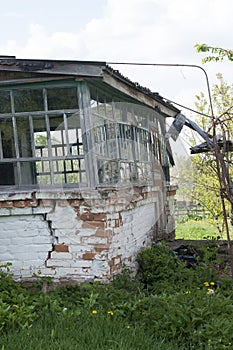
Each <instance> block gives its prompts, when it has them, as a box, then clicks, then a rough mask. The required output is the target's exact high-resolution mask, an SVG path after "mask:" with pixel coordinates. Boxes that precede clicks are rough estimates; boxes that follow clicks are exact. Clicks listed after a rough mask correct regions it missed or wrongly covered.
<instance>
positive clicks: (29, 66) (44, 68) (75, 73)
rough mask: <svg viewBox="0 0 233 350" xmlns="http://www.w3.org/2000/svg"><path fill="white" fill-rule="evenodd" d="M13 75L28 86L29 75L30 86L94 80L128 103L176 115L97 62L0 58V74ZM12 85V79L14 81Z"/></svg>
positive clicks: (169, 106)
mask: <svg viewBox="0 0 233 350" xmlns="http://www.w3.org/2000/svg"><path fill="white" fill-rule="evenodd" d="M2 72H15V74H16V75H17V73H18V74H19V73H21V76H22V78H21V79H20V77H19V80H18V82H21V83H22V79H24V80H25V82H29V81H28V79H27V76H29V74H30V81H32V80H33V78H34V82H35V79H36V78H37V77H41V78H42V77H44V78H46V77H50V79H56V78H57V77H63V78H67V77H74V78H75V77H76V78H77V77H83V78H85V79H90V78H95V79H96V80H101V84H103V83H104V84H107V86H108V87H109V86H110V87H112V89H115V90H118V91H121V92H122V93H124V94H126V95H128V96H129V97H130V98H132V99H136V100H138V101H140V102H141V103H144V104H145V105H147V106H149V107H152V108H155V109H156V108H157V109H159V111H160V112H161V113H162V114H164V116H170V117H175V116H176V115H177V114H179V113H180V110H178V109H177V108H176V107H174V106H173V105H172V104H171V103H169V102H167V101H166V100H165V99H164V98H163V97H162V96H160V95H159V94H158V93H154V92H152V91H151V90H150V89H148V88H146V87H143V86H141V85H140V84H138V83H135V82H132V81H131V80H130V79H129V78H127V77H125V76H123V75H122V74H121V73H120V72H119V71H118V70H114V69H113V68H111V67H110V66H109V65H108V64H107V63H106V62H101V61H73V60H71V61H69V60H44V59H43V60H42V59H17V58H16V57H15V56H0V73H2ZM14 81H15V79H14ZM10 82H11V83H12V80H11V81H9V79H6V80H4V79H3V78H1V82H0V85H4V84H9V83H10Z"/></svg>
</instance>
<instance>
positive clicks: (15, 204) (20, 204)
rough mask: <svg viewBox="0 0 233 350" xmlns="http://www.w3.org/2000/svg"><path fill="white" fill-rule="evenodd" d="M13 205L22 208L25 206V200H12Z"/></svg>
mask: <svg viewBox="0 0 233 350" xmlns="http://www.w3.org/2000/svg"><path fill="white" fill-rule="evenodd" d="M13 206H14V207H16V208H24V207H27V201H14V202H13Z"/></svg>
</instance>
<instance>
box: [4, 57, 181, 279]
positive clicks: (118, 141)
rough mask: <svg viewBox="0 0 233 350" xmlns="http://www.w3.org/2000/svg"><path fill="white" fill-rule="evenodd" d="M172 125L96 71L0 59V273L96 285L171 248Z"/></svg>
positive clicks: (147, 101) (98, 67)
mask: <svg viewBox="0 0 233 350" xmlns="http://www.w3.org/2000/svg"><path fill="white" fill-rule="evenodd" d="M179 113H180V111H179V110H178V109H177V108H175V107H174V106H173V105H171V104H170V103H168V102H166V101H165V100H164V99H163V98H162V97H161V96H160V95H159V94H158V93H153V92H151V91H150V90H149V89H146V88H143V87H141V86H140V85H139V84H137V83H133V82H132V81H130V80H129V79H128V78H125V77H124V76H123V75H122V74H120V73H119V72H118V71H116V70H114V69H112V68H111V67H109V66H108V65H107V64H106V63H104V62H86V61H58V60H30V59H28V60H25V59H16V58H15V57H14V56H6V57H0V247H1V250H0V263H1V264H4V263H6V262H9V263H11V267H10V269H11V271H12V272H13V274H14V276H15V279H18V280H25V279H30V278H31V277H32V276H33V275H34V274H40V275H41V276H51V277H52V279H53V280H54V281H62V280H74V281H78V282H79V281H87V280H93V279H100V280H103V281H106V280H108V279H109V278H110V277H111V276H112V275H113V274H115V273H117V272H119V271H121V269H122V266H123V265H124V264H126V265H129V266H132V267H133V266H134V264H135V257H136V253H137V252H138V251H139V249H141V248H142V247H146V246H148V245H149V244H150V243H151V242H152V241H155V240H159V239H163V238H169V239H170V238H173V237H174V220H173V201H174V195H175V187H174V186H172V185H171V184H170V178H169V168H170V166H172V165H174V163H173V157H172V152H171V149H170V146H169V143H168V142H165V138H164V135H165V132H166V125H165V123H166V118H167V117H173V118H175V117H176V116H177V115H179Z"/></svg>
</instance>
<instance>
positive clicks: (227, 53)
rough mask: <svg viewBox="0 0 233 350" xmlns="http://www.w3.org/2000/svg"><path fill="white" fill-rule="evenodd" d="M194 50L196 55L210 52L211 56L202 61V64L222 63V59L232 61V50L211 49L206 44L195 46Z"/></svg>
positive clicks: (211, 47)
mask: <svg viewBox="0 0 233 350" xmlns="http://www.w3.org/2000/svg"><path fill="white" fill-rule="evenodd" d="M194 47H195V49H196V51H197V52H198V53H200V52H210V53H212V54H213V55H212V56H207V57H205V58H203V59H202V63H206V62H212V61H213V62H218V61H223V60H224V59H228V60H229V61H233V50H228V49H223V48H220V47H213V46H209V45H207V44H196V45H195V46H194Z"/></svg>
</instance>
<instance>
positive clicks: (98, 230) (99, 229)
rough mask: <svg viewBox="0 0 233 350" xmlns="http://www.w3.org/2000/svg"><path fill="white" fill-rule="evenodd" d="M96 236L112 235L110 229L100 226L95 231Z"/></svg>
mask: <svg viewBox="0 0 233 350" xmlns="http://www.w3.org/2000/svg"><path fill="white" fill-rule="evenodd" d="M95 236H96V237H107V238H109V237H110V236H112V230H108V229H106V230H102V229H101V228H98V229H97V231H96V233H95Z"/></svg>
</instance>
